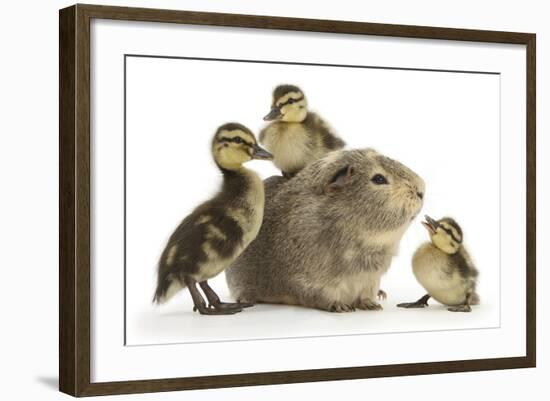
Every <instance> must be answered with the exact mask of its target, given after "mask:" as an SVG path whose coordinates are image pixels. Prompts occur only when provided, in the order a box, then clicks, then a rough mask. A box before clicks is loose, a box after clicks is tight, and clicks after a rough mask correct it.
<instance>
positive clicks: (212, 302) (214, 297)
mask: <svg viewBox="0 0 550 401" xmlns="http://www.w3.org/2000/svg"><path fill="white" fill-rule="evenodd" d="M199 285H200V286H201V288H202V290H203V291H204V295H206V298H207V299H208V303H209V307H211V308H214V309H217V310H237V312H240V311H242V310H243V308H249V307H251V306H254V304H251V303H245V302H222V301H221V300H220V297H219V296H218V294H216V292H215V291H214V290H213V289H212V287H210V285H208V283H207V282H206V280H205V281H202V282H200V283H199Z"/></svg>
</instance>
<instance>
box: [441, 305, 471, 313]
mask: <svg viewBox="0 0 550 401" xmlns="http://www.w3.org/2000/svg"><path fill="white" fill-rule="evenodd" d="M447 310H448V311H449V312H471V311H472V308H471V307H470V305H469V304H464V305H458V306H451V307H450V308H447Z"/></svg>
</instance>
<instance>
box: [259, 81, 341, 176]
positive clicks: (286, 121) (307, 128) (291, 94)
mask: <svg viewBox="0 0 550 401" xmlns="http://www.w3.org/2000/svg"><path fill="white" fill-rule="evenodd" d="M264 120H265V121H273V122H272V123H270V124H268V125H267V126H266V127H265V128H264V129H263V130H262V131H261V132H260V143H261V144H262V145H264V146H265V148H266V149H267V150H269V151H270V152H271V153H272V154H273V163H274V164H275V166H277V167H278V168H279V169H281V171H282V172H283V175H284V176H285V177H291V176H293V175H294V174H296V173H297V172H298V171H300V170H301V169H303V168H304V167H305V166H306V165H308V164H309V163H310V162H312V161H314V160H317V159H320V158H321V157H323V156H324V155H325V154H327V153H328V152H330V151H333V150H337V149H341V148H343V147H344V146H345V145H346V144H345V143H344V141H343V140H341V139H340V138H338V137H337V136H336V135H335V134H334V133H333V132H332V131H331V129H330V128H329V127H328V125H327V124H326V123H325V122H324V121H323V120H322V119H321V117H319V116H318V115H317V114H315V113H312V112H309V111H308V110H307V100H306V97H305V96H304V92H303V91H302V90H301V89H300V88H298V87H297V86H294V85H279V86H278V87H276V88H275V90H274V91H273V101H272V105H271V111H270V112H269V114H267V115H266V116H265V117H264Z"/></svg>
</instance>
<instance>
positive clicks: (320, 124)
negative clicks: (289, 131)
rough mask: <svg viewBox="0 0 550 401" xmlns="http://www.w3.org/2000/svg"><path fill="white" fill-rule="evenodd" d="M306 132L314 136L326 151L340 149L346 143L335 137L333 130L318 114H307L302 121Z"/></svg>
mask: <svg viewBox="0 0 550 401" xmlns="http://www.w3.org/2000/svg"><path fill="white" fill-rule="evenodd" d="M304 125H305V126H306V128H307V131H308V132H310V133H312V134H313V135H316V136H318V137H319V139H320V140H321V144H322V146H323V147H324V148H325V149H326V150H327V151H332V150H338V149H342V148H343V147H344V146H346V143H345V142H344V141H343V140H342V139H341V138H340V137H338V136H337V135H336V133H335V132H334V130H333V129H332V128H331V127H330V125H329V124H328V123H326V122H325V121H324V120H323V119H322V118H321V117H320V116H319V115H318V114H316V113H308V116H307V118H306V119H305V121H304Z"/></svg>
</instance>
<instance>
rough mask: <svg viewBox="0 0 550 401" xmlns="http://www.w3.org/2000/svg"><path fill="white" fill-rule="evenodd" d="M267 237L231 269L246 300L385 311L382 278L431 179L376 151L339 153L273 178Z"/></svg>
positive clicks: (232, 284) (230, 277) (233, 286)
mask: <svg viewBox="0 0 550 401" xmlns="http://www.w3.org/2000/svg"><path fill="white" fill-rule="evenodd" d="M265 190H266V206H265V214H264V221H263V223H262V228H261V229H260V233H259V234H258V236H257V237H256V239H255V240H254V242H252V243H251V244H250V246H249V247H248V248H247V249H246V250H245V251H244V252H243V253H242V254H241V255H240V256H239V258H238V259H237V260H236V261H235V262H234V263H233V264H232V265H231V266H230V267H229V268H228V269H227V270H226V279H227V283H228V285H229V289H230V291H231V293H232V295H233V296H234V297H235V298H236V299H237V300H241V301H244V302H252V303H256V302H267V303H283V304H291V305H302V306H306V307H310V308H318V309H322V310H327V311H331V312H349V311H353V310H355V309H369V310H378V309H381V308H382V307H381V306H380V304H378V303H377V302H376V299H377V296H378V292H379V289H380V280H381V277H382V275H383V274H384V273H385V272H386V271H387V270H388V268H389V267H390V264H391V261H392V258H393V256H394V255H395V254H396V253H397V248H398V245H399V241H400V240H401V237H402V236H403V234H404V233H405V231H406V229H407V228H408V227H409V225H410V223H411V221H412V219H413V218H414V217H415V216H416V215H417V214H418V212H419V211H420V208H421V207H422V202H423V201H422V198H423V196H424V181H423V180H422V179H421V178H420V177H418V176H417V175H416V174H415V173H414V172H413V171H411V170H410V169H408V168H407V167H405V166H404V165H402V164H401V163H399V162H397V161H395V160H392V159H390V158H388V157H385V156H383V155H381V154H379V153H377V152H375V151H374V150H371V149H365V150H349V151H336V152H332V153H330V154H329V155H327V156H325V157H324V158H322V159H320V160H317V161H315V162H313V163H311V164H310V165H308V166H307V167H306V168H304V169H303V170H302V171H300V172H299V173H298V174H297V175H296V176H295V177H294V178H292V179H291V180H287V179H284V178H283V177H271V178H269V179H267V180H266V181H265Z"/></svg>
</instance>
